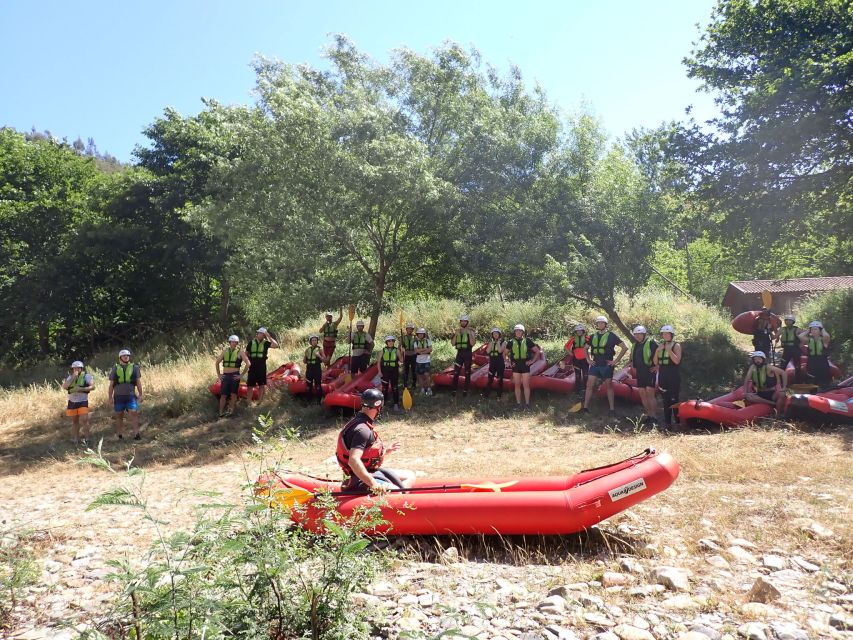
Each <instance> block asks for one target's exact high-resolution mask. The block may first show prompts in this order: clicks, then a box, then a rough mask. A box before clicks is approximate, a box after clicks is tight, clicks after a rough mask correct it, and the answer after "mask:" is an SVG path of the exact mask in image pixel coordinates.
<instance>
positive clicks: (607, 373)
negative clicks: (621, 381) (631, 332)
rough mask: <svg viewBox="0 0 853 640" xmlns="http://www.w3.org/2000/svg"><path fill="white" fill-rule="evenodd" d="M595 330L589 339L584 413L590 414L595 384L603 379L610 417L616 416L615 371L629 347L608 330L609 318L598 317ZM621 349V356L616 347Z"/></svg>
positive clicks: (582, 410)
mask: <svg viewBox="0 0 853 640" xmlns="http://www.w3.org/2000/svg"><path fill="white" fill-rule="evenodd" d="M595 328H596V329H597V331H596V332H595V333H593V334H592V335H591V336H590V338H589V351H590V358H591V362H590V367H589V382H588V383H587V385H586V395H584V400H583V408H582V409H581V412H582V413H589V403H590V400H592V392H593V391H594V390H595V383H596V382H597V381H598V380H599V379H601V380H604V389H605V391H607V404H608V405H609V406H610V415H611V416H614V415H616V407H615V405H614V403H613V370H614V369H615V368H616V365H617V364H619V361H620V360H622V357H623V356H624V355H625V352H626V351H627V350H628V347H626V346H625V343H624V342H622V340H620V339H619V337H618V336H617V335H616V334H615V333H613V332H612V331H608V329H607V318H605V317H604V316H598V317H597V318H596V319H595ZM617 346H618V347H619V355H618V356H617V355H616V347H617Z"/></svg>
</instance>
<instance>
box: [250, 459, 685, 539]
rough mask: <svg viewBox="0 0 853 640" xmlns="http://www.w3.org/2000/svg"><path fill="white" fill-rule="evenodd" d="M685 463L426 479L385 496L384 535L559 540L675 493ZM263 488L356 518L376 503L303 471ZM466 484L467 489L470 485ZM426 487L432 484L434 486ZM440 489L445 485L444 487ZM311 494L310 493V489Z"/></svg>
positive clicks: (308, 519) (306, 515)
mask: <svg viewBox="0 0 853 640" xmlns="http://www.w3.org/2000/svg"><path fill="white" fill-rule="evenodd" d="M679 471H680V467H679V465H678V462H676V461H675V459H673V458H672V456H670V455H669V454H668V453H656V452H655V451H654V450H646V451H645V452H643V453H641V454H640V455H638V456H635V457H633V458H628V459H627V460H623V461H621V462H617V463H615V464H612V465H608V466H605V467H599V468H597V469H589V470H587V471H581V472H580V473H577V474H575V475H573V476H569V477H539V478H514V479H511V478H488V479H485V480H421V481H420V485H419V486H416V487H413V488H412V489H407V490H406V491H405V492H392V493H388V494H386V496H385V499H386V500H387V505H384V506H382V515H383V517H384V519H385V520H386V522H387V524H385V525H383V526H382V527H380V528H378V529H377V530H376V532H377V533H384V534H387V535H443V534H457V535H466V534H483V535H516V534H531V535H537V534H538V535H559V534H567V533H575V532H577V531H583V530H584V529H588V528H589V527H591V526H593V525H595V524H598V523H599V522H601V521H602V520H605V519H606V518H609V517H611V516H613V515H615V514H617V513H619V512H620V511H624V510H625V509H628V508H629V507H632V506H633V505H635V504H637V503H638V502H642V501H643V500H647V499H648V498H650V497H652V496H653V495H655V494H657V493H660V492H661V491H664V490H665V489H667V488H668V487H669V486H670V485H671V484H672V483H673V482H674V481H675V479H676V478H677V477H678V474H679ZM493 483H495V484H499V485H509V486H504V487H503V488H501V489H500V491H480V490H477V489H472V488H471V485H474V486H476V485H488V484H493ZM258 484H259V491H263V489H262V487H269V488H271V489H272V491H273V492H274V493H275V492H277V495H276V500H277V501H278V502H280V503H281V504H284V505H288V504H290V503H289V502H288V499H287V496H288V495H289V493H288V490H289V489H291V488H295V489H296V490H298V491H300V490H302V489H306V490H308V491H309V492H311V493H316V492H317V491H319V490H321V489H322V490H328V491H331V492H333V495H335V498H336V500H337V503H338V506H337V510H338V511H339V512H340V513H341V514H342V515H344V516H350V515H352V513H353V511H354V510H355V509H357V508H358V507H360V506H363V505H368V504H371V503H372V502H373V501H374V500H375V498H373V497H371V496H367V495H363V494H360V495H341V494H338V493H337V492H339V491H340V483H337V482H327V481H323V480H318V479H316V478H310V477H307V476H302V475H299V474H288V475H284V474H281V475H279V474H275V475H271V476H265V477H261V478H259V480H258ZM460 485H467V487H466V488H463V487H461V486H460ZM426 487H432V489H427V488H426ZM436 487H437V488H436ZM303 493H304V492H303ZM293 514H294V519H295V520H297V521H298V522H299V523H300V524H301V525H303V526H305V527H307V528H309V529H312V530H317V529H318V528H319V526H320V525H319V521H318V518H319V517H320V516H321V515H322V514H320V513H319V512H318V510H317V509H316V508H315V507H313V506H312V502H311V501H309V502H307V508H306V509H305V510H304V511H302V510H299V509H297V510H294V511H293Z"/></svg>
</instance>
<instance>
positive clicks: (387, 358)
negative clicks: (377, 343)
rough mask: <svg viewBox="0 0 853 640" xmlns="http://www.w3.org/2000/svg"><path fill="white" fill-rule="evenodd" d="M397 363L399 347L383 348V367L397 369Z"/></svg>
mask: <svg viewBox="0 0 853 640" xmlns="http://www.w3.org/2000/svg"><path fill="white" fill-rule="evenodd" d="M398 364H399V363H398V362H397V347H391V348H389V347H382V366H383V367H396V366H398Z"/></svg>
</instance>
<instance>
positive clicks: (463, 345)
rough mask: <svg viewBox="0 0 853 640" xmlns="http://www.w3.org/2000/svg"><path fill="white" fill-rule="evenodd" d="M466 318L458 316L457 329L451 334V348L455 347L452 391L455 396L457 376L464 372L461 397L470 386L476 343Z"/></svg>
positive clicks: (457, 386)
mask: <svg viewBox="0 0 853 640" xmlns="http://www.w3.org/2000/svg"><path fill="white" fill-rule="evenodd" d="M469 321H470V319H469V318H468V316H466V315H463V316H459V327H458V328H457V329H456V331H455V332H454V333H453V346H454V347H456V360H455V361H454V362H453V391H452V392H451V393H452V394H453V395H454V396H455V395H456V391H457V389H459V374H460V373H461V372H462V370H463V369H464V370H465V388H464V389H463V390H462V395H463V396H467V395H468V388H469V387H470V386H471V365H472V362H473V359H474V345H475V344H476V343H477V334H476V333H475V332H474V330H473V329H472V328H471V327H469V326H468V323H469Z"/></svg>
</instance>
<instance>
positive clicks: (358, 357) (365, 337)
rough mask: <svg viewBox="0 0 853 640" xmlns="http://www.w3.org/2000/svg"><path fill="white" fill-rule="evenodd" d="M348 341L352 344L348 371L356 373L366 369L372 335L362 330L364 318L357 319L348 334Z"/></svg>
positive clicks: (371, 349)
mask: <svg viewBox="0 0 853 640" xmlns="http://www.w3.org/2000/svg"><path fill="white" fill-rule="evenodd" d="M348 337H349V342H350V345H352V362H351V363H350V373H351V374H352V375H356V374H357V373H361V372H363V371H367V367H368V366H369V365H370V354H371V353H373V336H372V335H370V334H369V333H367V331H365V330H364V320H357V321H356V323H355V331H353V332H352V333H350V334H349V336H348Z"/></svg>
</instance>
